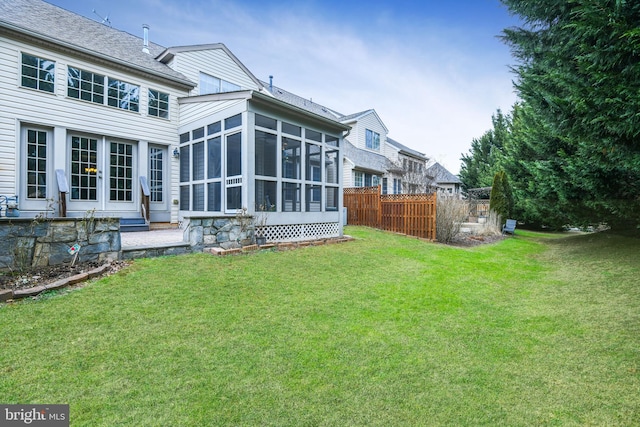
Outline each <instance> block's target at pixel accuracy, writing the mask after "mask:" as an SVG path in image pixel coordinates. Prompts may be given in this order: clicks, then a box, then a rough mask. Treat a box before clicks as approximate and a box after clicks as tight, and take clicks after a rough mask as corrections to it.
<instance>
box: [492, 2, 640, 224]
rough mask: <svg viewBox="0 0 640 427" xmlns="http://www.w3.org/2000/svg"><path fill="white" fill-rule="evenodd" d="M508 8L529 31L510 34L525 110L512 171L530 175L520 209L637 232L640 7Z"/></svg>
mask: <svg viewBox="0 0 640 427" xmlns="http://www.w3.org/2000/svg"><path fill="white" fill-rule="evenodd" d="M502 2H503V3H504V4H505V5H507V6H508V7H509V9H510V10H511V12H513V13H515V14H517V15H519V16H520V17H521V18H522V19H523V22H524V26H523V27H522V28H512V29H507V30H505V31H504V35H503V38H504V40H505V41H506V42H507V43H508V44H509V45H510V46H511V47H512V50H513V53H514V55H515V57H516V58H517V60H518V62H519V63H518V65H517V66H516V68H515V71H516V73H517V76H518V78H517V82H516V88H517V90H518V92H519V95H520V98H521V99H522V108H523V110H524V111H523V112H521V113H522V117H521V118H519V119H518V120H521V122H520V123H514V132H513V134H515V138H514V139H513V140H512V141H510V142H509V145H510V147H509V148H507V149H505V151H508V152H509V153H508V154H507V155H506V158H507V161H506V163H508V165H505V168H507V170H509V171H510V172H513V171H514V170H516V169H518V168H520V169H521V170H523V172H522V173H521V176H515V179H514V181H513V182H514V187H516V188H517V190H516V193H517V194H516V197H517V199H518V204H519V206H520V207H522V206H527V205H528V206H529V207H532V206H534V205H535V206H538V211H537V212H534V216H543V215H544V214H545V213H549V214H550V215H551V216H550V217H549V220H550V221H551V222H554V223H556V224H559V223H561V222H565V223H572V224H576V225H586V224H594V223H599V222H607V223H608V224H610V225H611V226H613V227H627V228H629V227H631V228H635V227H637V226H638V225H639V224H640V196H639V195H640V2H637V1H631V0H572V1H566V0H536V1H530V0H502ZM514 121H515V119H514ZM518 126H520V127H519V128H518ZM516 132H517V133H516ZM512 136H513V135H512ZM512 156H516V157H512ZM530 180H533V181H534V182H531V181H530ZM523 197H524V199H523ZM523 200H526V203H522V202H523ZM541 220H544V218H541Z"/></svg>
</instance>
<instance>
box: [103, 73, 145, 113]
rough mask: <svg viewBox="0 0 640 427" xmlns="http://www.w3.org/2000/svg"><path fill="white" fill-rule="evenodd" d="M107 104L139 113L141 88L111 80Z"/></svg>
mask: <svg viewBox="0 0 640 427" xmlns="http://www.w3.org/2000/svg"><path fill="white" fill-rule="evenodd" d="M107 103H108V104H109V105H110V106H112V107H117V108H121V109H123V110H129V111H135V112H137V111H138V110H139V103H140V87H139V86H136V85H133V84H131V83H127V82H123V81H121V80H116V79H111V78H110V79H109V90H108V94H107Z"/></svg>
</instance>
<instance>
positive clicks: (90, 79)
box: [67, 67, 104, 104]
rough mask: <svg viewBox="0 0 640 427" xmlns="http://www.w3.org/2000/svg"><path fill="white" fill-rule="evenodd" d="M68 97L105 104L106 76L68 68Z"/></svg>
mask: <svg viewBox="0 0 640 427" xmlns="http://www.w3.org/2000/svg"><path fill="white" fill-rule="evenodd" d="M67 96H69V97H70V98H76V99H82V100H84V101H90V102H95V103H96V104H104V76H103V75H102V74H96V73H92V72H91V71H85V70H81V69H80V68H74V67H68V72H67Z"/></svg>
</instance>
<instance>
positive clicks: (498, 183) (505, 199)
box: [489, 171, 513, 222]
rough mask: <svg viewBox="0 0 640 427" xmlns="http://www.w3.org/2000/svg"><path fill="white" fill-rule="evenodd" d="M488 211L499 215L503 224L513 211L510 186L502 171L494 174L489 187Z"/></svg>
mask: <svg viewBox="0 0 640 427" xmlns="http://www.w3.org/2000/svg"><path fill="white" fill-rule="evenodd" d="M489 209H491V210H492V211H494V212H495V213H497V214H498V215H500V218H502V221H503V222H504V221H505V220H506V219H507V218H510V217H511V212H512V210H513V196H512V194H511V186H510V185H509V180H508V179H507V175H506V174H505V173H504V171H500V172H496V174H495V175H494V177H493V184H492V186H491V198H490V200H489Z"/></svg>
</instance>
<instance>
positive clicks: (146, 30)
mask: <svg viewBox="0 0 640 427" xmlns="http://www.w3.org/2000/svg"><path fill="white" fill-rule="evenodd" d="M142 31H143V32H144V41H143V42H142V51H143V52H144V53H146V54H148V53H149V26H148V25H147V24H143V25H142Z"/></svg>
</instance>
